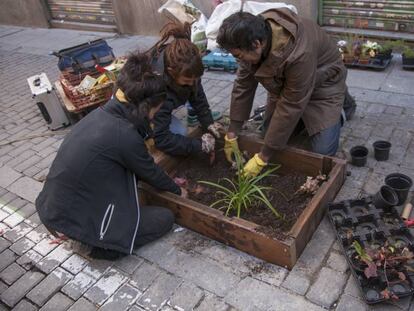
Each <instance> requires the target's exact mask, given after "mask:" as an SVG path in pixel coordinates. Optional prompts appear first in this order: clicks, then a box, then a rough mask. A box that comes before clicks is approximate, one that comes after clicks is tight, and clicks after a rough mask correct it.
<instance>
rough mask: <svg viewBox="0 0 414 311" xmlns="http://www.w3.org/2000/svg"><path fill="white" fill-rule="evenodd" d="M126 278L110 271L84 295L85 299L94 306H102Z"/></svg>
mask: <svg viewBox="0 0 414 311" xmlns="http://www.w3.org/2000/svg"><path fill="white" fill-rule="evenodd" d="M125 281H126V277H125V276H124V275H122V274H121V273H119V272H118V271H117V270H115V269H110V270H109V271H108V272H106V273H105V274H104V275H103V276H102V278H100V279H99V280H98V282H96V284H95V285H93V286H92V287H91V288H89V289H88V291H87V292H86V293H85V297H86V298H88V299H89V300H90V301H92V302H93V303H95V304H98V305H102V304H103V303H104V302H105V301H106V300H107V299H108V298H109V297H110V296H111V295H112V294H113V293H114V292H115V291H116V290H117V289H118V288H119V287H120V286H121V285H122V284H123V283H124V282H125Z"/></svg>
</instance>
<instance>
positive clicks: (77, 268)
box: [61, 254, 88, 274]
mask: <svg viewBox="0 0 414 311" xmlns="http://www.w3.org/2000/svg"><path fill="white" fill-rule="evenodd" d="M87 264H88V260H87V259H85V258H83V257H81V256H79V255H78V254H73V255H72V256H70V258H69V259H67V260H66V261H65V262H64V263H63V264H62V265H61V267H62V268H63V269H66V270H67V271H69V272H70V273H72V274H78V273H79V272H81V271H82V269H83V268H84V267H85V266H86V265H87Z"/></svg>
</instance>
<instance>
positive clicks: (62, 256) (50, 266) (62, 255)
mask: <svg viewBox="0 0 414 311" xmlns="http://www.w3.org/2000/svg"><path fill="white" fill-rule="evenodd" d="M72 253H73V252H72V250H71V249H70V248H69V247H68V244H67V243H63V244H61V245H59V246H58V247H57V248H55V249H54V250H53V251H52V252H50V253H49V254H48V255H47V256H46V257H44V258H43V259H42V260H41V261H39V262H38V264H37V267H38V268H39V269H40V270H41V271H43V272H44V273H46V274H48V273H50V272H51V271H52V270H54V269H55V268H56V267H57V266H59V265H60V264H61V263H63V262H64V261H65V260H66V259H68V258H69V256H70V255H72Z"/></svg>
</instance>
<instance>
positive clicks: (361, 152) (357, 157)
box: [350, 146, 368, 166]
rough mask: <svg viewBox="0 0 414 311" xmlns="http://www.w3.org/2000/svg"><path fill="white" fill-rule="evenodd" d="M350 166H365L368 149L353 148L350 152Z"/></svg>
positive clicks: (361, 147)
mask: <svg viewBox="0 0 414 311" xmlns="http://www.w3.org/2000/svg"><path fill="white" fill-rule="evenodd" d="M350 154H351V157H352V165H355V166H364V165H365V164H367V156H368V149H367V148H366V147H365V146H355V147H352V148H351V151H350Z"/></svg>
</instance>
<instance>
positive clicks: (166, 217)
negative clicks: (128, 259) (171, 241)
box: [89, 205, 174, 260]
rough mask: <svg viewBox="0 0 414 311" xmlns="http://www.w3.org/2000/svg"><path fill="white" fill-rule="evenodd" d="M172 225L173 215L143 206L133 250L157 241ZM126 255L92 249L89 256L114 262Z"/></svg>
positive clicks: (158, 207)
mask: <svg viewBox="0 0 414 311" xmlns="http://www.w3.org/2000/svg"><path fill="white" fill-rule="evenodd" d="M173 224H174V214H173V213H172V212H171V211H170V210H169V209H167V208H165V207H161V206H153V205H151V206H149V205H144V206H141V207H140V219H139V225H138V232H137V235H136V237H135V242H134V246H135V248H137V247H140V246H142V245H144V244H147V243H149V242H152V241H154V240H156V239H159V238H160V237H162V236H163V235H164V234H166V233H168V231H170V230H171V228H172V226H173ZM126 255H127V254H123V253H120V252H118V251H114V250H110V249H103V248H100V247H93V248H92V251H91V252H90V254H89V256H90V257H92V258H95V259H107V260H116V259H119V258H120V257H123V256H126Z"/></svg>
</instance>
